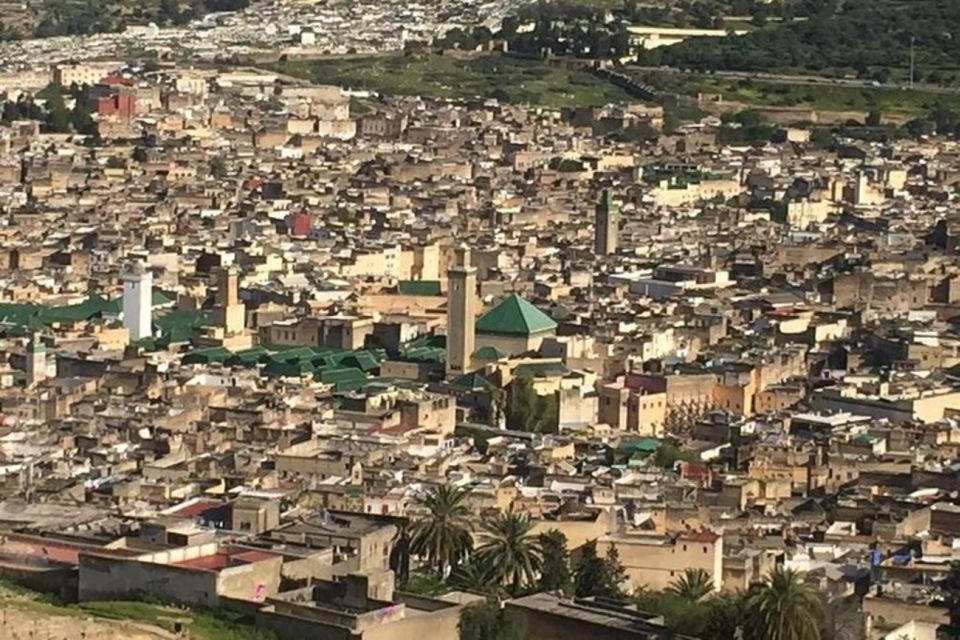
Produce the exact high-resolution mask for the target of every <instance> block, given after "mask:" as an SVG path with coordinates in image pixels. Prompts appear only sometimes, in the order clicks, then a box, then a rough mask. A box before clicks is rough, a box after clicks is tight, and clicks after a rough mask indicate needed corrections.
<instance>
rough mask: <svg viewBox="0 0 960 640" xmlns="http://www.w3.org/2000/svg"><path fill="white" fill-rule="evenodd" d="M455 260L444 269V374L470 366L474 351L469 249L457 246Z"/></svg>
mask: <svg viewBox="0 0 960 640" xmlns="http://www.w3.org/2000/svg"><path fill="white" fill-rule="evenodd" d="M456 254H457V257H456V263H455V264H454V265H453V266H452V267H450V270H449V271H447V376H459V375H462V374H464V373H466V372H467V371H468V370H469V369H470V357H471V356H472V355H473V351H474V344H475V340H474V323H475V322H476V310H475V307H476V299H477V297H476V296H477V269H476V268H475V267H473V266H471V264H470V249H469V248H467V247H465V246H460V247H457V249H456Z"/></svg>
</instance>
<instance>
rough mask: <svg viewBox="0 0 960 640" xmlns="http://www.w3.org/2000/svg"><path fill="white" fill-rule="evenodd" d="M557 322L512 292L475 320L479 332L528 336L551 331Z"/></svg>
mask: <svg viewBox="0 0 960 640" xmlns="http://www.w3.org/2000/svg"><path fill="white" fill-rule="evenodd" d="M556 328H557V323H556V322H554V321H553V320H551V319H550V316H548V315H547V314H545V313H544V312H543V311H540V309H537V308H536V307H535V306H533V305H532V304H530V303H529V302H527V301H526V300H524V299H523V298H521V297H520V296H518V295H517V294H515V293H513V294H511V295H509V296H507V297H506V298H504V300H503V301H501V302H500V304H498V305H497V306H495V307H494V308H493V309H490V311H487V312H486V313H485V314H483V316H481V317H480V319H479V320H477V331H478V332H480V333H500V334H506V335H514V336H528V335H530V334H533V333H541V332H544V331H551V330H553V329H556Z"/></svg>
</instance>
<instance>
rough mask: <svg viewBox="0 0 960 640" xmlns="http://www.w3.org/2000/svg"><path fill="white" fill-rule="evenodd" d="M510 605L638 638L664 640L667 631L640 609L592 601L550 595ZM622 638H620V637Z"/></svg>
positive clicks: (520, 600)
mask: <svg viewBox="0 0 960 640" xmlns="http://www.w3.org/2000/svg"><path fill="white" fill-rule="evenodd" d="M507 606H510V607H516V608H518V609H529V610H531V611H538V612H541V613H546V614H551V615H555V616H559V617H562V618H569V619H571V620H578V621H580V622H585V623H588V624H593V625H597V626H600V627H607V628H610V629H617V630H619V631H626V632H633V633H635V634H636V637H637V638H654V637H658V638H659V637H662V636H663V634H664V633H666V632H667V629H666V627H665V626H663V624H660V623H658V622H653V620H655V619H658V617H657V616H655V615H653V614H649V613H644V612H642V611H638V610H636V609H632V608H628V607H622V606H616V605H611V604H606V603H600V602H593V601H589V600H569V599H564V598H559V597H557V596H555V595H551V594H549V593H535V594H533V595H529V596H525V597H523V598H517V599H516V600H510V601H508V602H507ZM618 637H619V636H618ZM671 637H673V638H675V640H684V639H688V640H692V639H691V638H690V637H689V636H681V635H674V636H671Z"/></svg>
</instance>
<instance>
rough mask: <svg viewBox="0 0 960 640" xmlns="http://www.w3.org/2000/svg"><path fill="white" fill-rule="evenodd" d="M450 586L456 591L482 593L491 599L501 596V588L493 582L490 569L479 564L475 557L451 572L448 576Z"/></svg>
mask: <svg viewBox="0 0 960 640" xmlns="http://www.w3.org/2000/svg"><path fill="white" fill-rule="evenodd" d="M450 585H451V586H453V587H456V588H457V589H463V590H465V591H471V592H473V593H482V594H486V595H488V596H491V597H500V596H501V595H503V589H502V587H501V586H500V585H499V584H498V583H496V582H495V581H494V580H493V576H492V575H491V572H490V567H488V566H487V565H486V564H484V563H482V562H479V561H478V560H477V558H476V557H473V558H470V559H468V560H466V561H464V562H461V563H460V565H459V566H458V567H457V568H456V569H454V570H453V573H451V574H450Z"/></svg>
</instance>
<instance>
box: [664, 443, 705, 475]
mask: <svg viewBox="0 0 960 640" xmlns="http://www.w3.org/2000/svg"><path fill="white" fill-rule="evenodd" d="M681 461H682V462H696V461H697V454H695V453H694V452H692V451H686V450H684V449H681V448H680V447H678V446H676V445H674V444H670V443H669V442H664V443H662V444H661V445H660V446H658V447H657V450H656V451H655V452H654V454H653V464H655V465H657V466H658V467H661V468H663V469H673V467H674V466H675V465H676V464H677V463H678V462H681Z"/></svg>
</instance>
